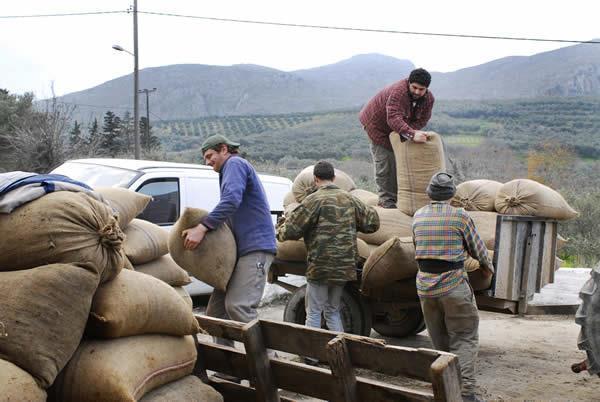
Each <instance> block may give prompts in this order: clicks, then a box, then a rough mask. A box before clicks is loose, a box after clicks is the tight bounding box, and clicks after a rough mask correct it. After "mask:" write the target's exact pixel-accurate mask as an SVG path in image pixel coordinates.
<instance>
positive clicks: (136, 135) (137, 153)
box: [112, 0, 140, 159]
mask: <svg viewBox="0 0 600 402" xmlns="http://www.w3.org/2000/svg"><path fill="white" fill-rule="evenodd" d="M112 48H113V49H115V50H117V51H119V52H125V53H129V54H130V55H132V56H133V138H134V143H135V148H134V150H135V159H140V126H139V124H138V122H139V119H140V111H139V108H138V93H139V91H138V88H139V86H140V85H139V82H140V80H139V74H138V73H139V71H138V69H139V66H138V26H137V0H134V1H133V53H131V52H130V51H129V50H125V49H124V48H123V47H121V46H119V45H113V46H112Z"/></svg>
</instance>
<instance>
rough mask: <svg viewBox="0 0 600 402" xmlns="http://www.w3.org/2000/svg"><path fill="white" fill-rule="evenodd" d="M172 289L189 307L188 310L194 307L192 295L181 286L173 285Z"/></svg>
mask: <svg viewBox="0 0 600 402" xmlns="http://www.w3.org/2000/svg"><path fill="white" fill-rule="evenodd" d="M173 289H174V290H175V291H176V292H177V294H178V295H179V296H180V297H181V298H182V299H183V301H184V302H185V304H186V305H187V306H188V307H189V309H190V310H193V309H194V301H193V300H192V296H190V294H189V293H188V292H187V290H185V288H184V287H183V286H173Z"/></svg>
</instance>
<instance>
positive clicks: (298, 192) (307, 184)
mask: <svg viewBox="0 0 600 402" xmlns="http://www.w3.org/2000/svg"><path fill="white" fill-rule="evenodd" d="M313 169H314V166H312V165H311V166H307V167H305V168H304V169H303V170H302V171H301V172H300V173H299V174H298V176H296V178H295V179H294V183H293V185H292V193H293V194H294V197H295V198H296V202H302V200H303V199H304V198H306V196H307V195H309V194H311V193H313V192H314V191H315V190H316V187H315V183H314V175H313ZM334 183H335V185H336V186H338V187H339V188H341V189H342V190H346V191H352V190H354V189H355V188H356V184H354V180H352V178H351V177H350V176H348V175H347V174H346V173H344V172H342V171H341V170H338V169H335V181H334Z"/></svg>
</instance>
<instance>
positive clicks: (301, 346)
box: [261, 320, 439, 381]
mask: <svg viewBox="0 0 600 402" xmlns="http://www.w3.org/2000/svg"><path fill="white" fill-rule="evenodd" d="M261 328H262V333H263V339H264V340H265V343H266V346H267V347H268V348H271V349H275V350H282V351H284V352H287V353H293V354H297V355H301V356H307V357H313V358H316V359H319V360H321V361H327V359H328V355H327V350H326V345H327V343H328V342H329V341H331V340H332V339H333V338H335V337H336V336H337V335H338V334H337V333H335V332H331V331H326V330H322V329H318V328H308V327H305V326H304V325H297V324H291V323H287V322H285V323H284V322H278V321H270V320H261ZM292 328H293V329H294V330H293V331H291V329H292ZM345 336H346V347H347V348H348V352H349V353H350V357H351V360H352V364H353V366H354V367H359V368H364V369H369V370H375V371H378V372H380V373H382V374H387V375H391V376H398V375H403V376H406V377H410V378H415V379H418V380H423V381H430V379H431V377H430V375H431V374H430V372H429V366H431V363H433V362H434V361H435V359H437V357H438V356H439V353H438V352H437V351H424V350H423V349H415V348H409V347H401V346H389V345H385V342H384V341H382V340H375V339H373V338H369V337H362V336H356V335H352V336H349V334H345ZM383 348H385V352H383V353H382V349H383Z"/></svg>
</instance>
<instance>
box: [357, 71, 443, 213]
mask: <svg viewBox="0 0 600 402" xmlns="http://www.w3.org/2000/svg"><path fill="white" fill-rule="evenodd" d="M430 83H431V75H430V74H429V73H428V72H427V71H426V70H424V69H422V68H417V69H416V70H413V71H412V72H411V73H410V75H409V76H408V78H405V79H403V80H401V81H398V82H396V83H395V84H392V85H390V86H388V87H386V88H384V89H382V90H381V91H380V92H379V93H377V95H375V96H374V97H373V98H372V99H371V100H370V101H369V102H368V103H367V104H366V105H365V106H364V107H363V109H362V110H361V111H360V116H359V119H360V122H361V124H362V125H363V128H364V129H365V131H366V132H367V134H368V135H369V139H370V140H371V154H372V156H373V162H374V164H375V183H376V184H377V192H378V195H379V205H380V206H382V207H384V208H396V201H397V197H398V195H397V192H398V183H397V181H396V159H395V158H394V152H393V150H392V144H390V140H389V135H390V133H391V132H392V131H395V132H397V133H398V134H400V139H401V140H402V141H406V140H410V141H414V142H418V143H423V142H426V141H427V133H426V132H425V131H421V129H422V128H423V127H425V126H426V125H427V122H428V121H429V119H430V118H431V110H432V109H433V102H434V98H433V94H432V93H431V92H430V91H429V90H428V88H429V84H430Z"/></svg>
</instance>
